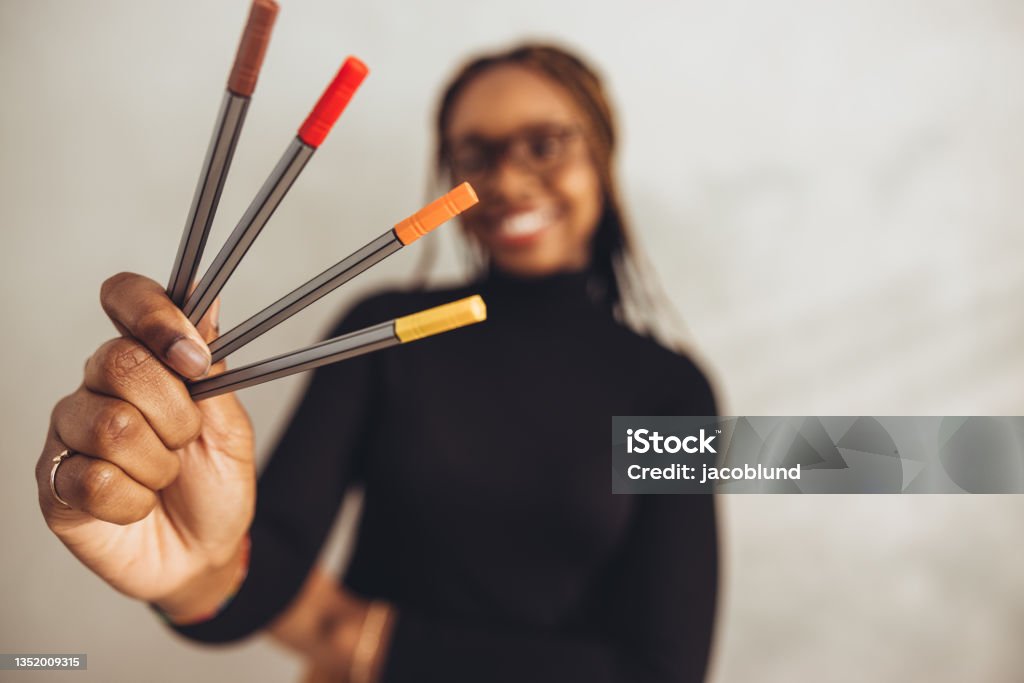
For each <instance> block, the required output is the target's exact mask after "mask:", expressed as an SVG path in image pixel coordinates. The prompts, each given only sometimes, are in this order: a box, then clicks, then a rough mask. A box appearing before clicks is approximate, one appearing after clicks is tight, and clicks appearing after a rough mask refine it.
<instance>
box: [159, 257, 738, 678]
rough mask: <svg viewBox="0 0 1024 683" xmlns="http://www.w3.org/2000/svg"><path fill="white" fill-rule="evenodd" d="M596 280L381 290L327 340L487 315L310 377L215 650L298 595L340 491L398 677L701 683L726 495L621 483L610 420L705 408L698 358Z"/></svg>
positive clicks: (356, 573)
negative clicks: (633, 314)
mask: <svg viewBox="0 0 1024 683" xmlns="http://www.w3.org/2000/svg"><path fill="white" fill-rule="evenodd" d="M586 285H587V276H586V275H585V274H562V275H556V276H553V277H549V278H542V279H538V280H514V279H511V278H507V277H505V276H500V275H492V276H490V277H488V278H487V279H485V280H483V281H481V282H479V283H477V284H476V285H473V286H468V287H465V288H459V289H453V290H444V291H430V292H405V293H389V294H383V295H379V296H376V297H373V298H370V299H368V300H366V301H364V302H363V303H361V304H359V305H357V306H356V307H355V308H354V309H353V310H352V311H351V312H350V314H349V315H348V316H346V318H345V319H344V320H343V321H342V323H341V324H340V325H338V326H337V327H336V328H335V329H334V330H333V333H332V334H341V333H344V332H348V331H351V330H353V329H358V328H360V327H365V326H368V325H372V324H375V323H378V322H382V321H385V320H388V319H390V318H393V317H396V316H400V315H405V314H408V313H413V312H415V311H419V310H422V309H424V308H428V307H430V306H435V305H438V304H442V303H446V302H448V301H453V300H456V299H459V298H462V297H464V296H469V295H470V294H474V293H479V294H481V295H482V296H483V298H484V300H485V302H486V304H487V308H488V319H487V321H486V322H484V323H482V324H479V325H475V326H473V327H469V328H466V329H460V330H456V331H454V332H450V333H447V334H443V335H439V336H437V337H432V338H428V339H424V340H421V341H417V342H415V343H412V344H405V345H401V346H398V347H393V348H390V349H386V350H384V351H381V352H378V353H375V354H370V355H367V356H363V357H360V358H356V359H352V360H349V361H346V362H342V363H338V364H335V365H332V366H328V367H325V368H322V369H320V370H318V371H317V372H316V373H315V375H314V377H313V379H312V382H311V384H310V386H309V389H308V390H307V392H306V394H305V396H304V398H303V399H302V402H301V403H300V405H299V407H298V409H297V411H296V413H295V415H294V417H293V419H292V421H291V423H290V425H289V426H288V428H287V430H286V431H285V433H284V435H283V436H282V438H281V440H280V443H279V444H278V446H277V448H276V450H275V451H274V453H273V456H272V457H271V459H270V461H269V463H268V465H267V466H266V468H265V470H264V471H263V473H262V475H261V476H260V480H259V485H258V492H257V503H256V505H257V510H256V517H255V521H254V523H253V527H252V530H251V537H252V555H251V565H250V569H249V574H248V577H247V578H246V581H245V583H244V584H243V586H242V588H241V590H240V591H239V593H238V594H237V595H236V596H235V598H234V600H232V602H231V603H230V604H229V605H228V606H227V607H226V608H225V609H224V611H223V612H221V614H219V615H218V616H217V617H215V618H214V619H212V620H210V621H208V622H205V623H202V624H198V625H194V626H189V627H179V628H178V630H179V632H181V633H183V634H184V635H186V636H189V637H192V638H195V639H198V640H204V641H211V642H221V641H227V640H233V639H236V638H240V637H243V636H245V635H248V634H250V633H252V632H253V631H255V630H258V629H260V628H262V627H264V626H266V624H267V623H268V622H269V621H270V620H271V619H272V618H273V617H274V616H276V615H277V614H279V613H280V612H281V611H282V610H284V609H285V608H286V607H287V605H288V603H289V602H290V601H291V600H292V599H293V598H294V597H295V596H296V594H297V592H298V590H299V588H300V587H301V585H302V583H303V581H304V579H305V577H306V576H307V574H308V572H309V570H310V568H311V567H312V565H313V563H314V561H315V559H316V557H317V555H318V553H319V551H320V549H321V546H322V544H323V542H324V539H325V537H326V535H327V533H328V531H329V530H330V527H331V525H332V522H333V520H334V518H335V516H336V513H337V511H338V508H339V505H340V503H341V501H342V498H343V496H344V494H345V492H346V490H347V489H348V488H349V487H350V486H352V485H354V484H361V485H362V486H363V487H364V491H365V497H364V508H363V514H362V519H361V521H360V525H359V531H358V538H357V541H356V545H355V549H354V554H353V557H352V561H351V564H350V566H349V567H348V569H347V571H346V573H345V575H344V576H343V580H344V583H345V585H346V586H347V587H348V588H349V589H351V590H353V591H355V592H356V593H358V594H360V595H363V596H366V597H370V598H379V599H383V600H388V601H390V602H392V603H394V604H395V605H396V607H397V609H398V614H399V616H398V620H397V626H396V629H395V631H394V633H393V637H392V640H391V646H390V650H389V654H388V657H387V662H386V665H385V670H384V674H383V678H384V680H385V681H387V682H388V683H398V682H406V681H429V682H433V681H445V682H451V683H459V682H463V681H465V682H472V683H484V682H492V683H500V682H504V681H509V682H512V681H515V682H516V683H520V682H522V681H533V682H536V683H547V682H551V683H554V682H557V683H566V682H568V681H587V682H590V683H599V682H602V681H609V682H610V681H616V682H626V681H629V682H643V681H651V682H654V681H658V682H661V681H700V680H703V677H704V673H705V669H706V666H707V659H708V653H709V648H710V641H711V632H712V625H713V620H714V611H715V596H716V590H717V585H716V584H717V575H718V565H717V554H718V550H717V536H716V528H715V514H714V501H713V499H712V497H710V496H704V495H648V496H624V495H612V493H611V475H610V464H611V441H610V438H609V437H610V430H611V417H612V416H613V415H714V414H715V404H714V399H713V396H712V392H711V390H710V388H709V385H708V382H707V380H706V379H705V377H704V375H703V374H702V373H701V372H700V370H699V369H698V368H697V367H696V366H695V365H694V364H693V363H692V362H691V361H690V360H688V359H687V358H685V357H682V356H679V355H676V354H675V353H672V352H670V351H668V350H666V349H664V348H663V347H661V346H659V345H657V344H656V343H655V342H653V341H651V340H649V339H647V338H645V337H642V336H639V335H637V334H636V333H634V332H632V331H630V330H629V329H627V328H626V327H624V326H622V325H620V324H619V323H617V322H616V321H615V320H614V319H613V317H612V315H611V313H610V312H609V311H608V310H607V307H603V306H599V305H595V304H594V303H592V301H591V297H590V296H589V295H588V290H587V286H586Z"/></svg>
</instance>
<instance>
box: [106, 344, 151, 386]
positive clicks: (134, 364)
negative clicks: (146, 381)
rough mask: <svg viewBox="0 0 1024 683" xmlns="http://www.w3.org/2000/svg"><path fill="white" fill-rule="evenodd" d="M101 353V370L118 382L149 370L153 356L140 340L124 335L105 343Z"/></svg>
mask: <svg viewBox="0 0 1024 683" xmlns="http://www.w3.org/2000/svg"><path fill="white" fill-rule="evenodd" d="M98 355H99V359H98V360H99V367H100V371H101V372H102V373H103V374H104V375H106V376H107V377H109V378H111V379H112V380H114V381H115V382H117V383H124V382H125V381H126V380H128V379H129V378H130V377H132V376H133V375H138V374H142V373H145V372H148V371H149V368H151V367H152V365H153V362H152V361H153V356H152V354H150V353H149V351H147V350H146V349H145V347H143V346H142V345H141V344H139V343H138V342H136V341H134V340H131V339H125V338H123V337H121V338H118V339H112V340H110V341H109V342H107V343H106V344H104V345H103V346H102V347H101V348H100V351H99V352H98Z"/></svg>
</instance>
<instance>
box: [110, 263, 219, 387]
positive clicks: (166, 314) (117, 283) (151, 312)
mask: <svg viewBox="0 0 1024 683" xmlns="http://www.w3.org/2000/svg"><path fill="white" fill-rule="evenodd" d="M100 303H101V304H102V306H103V310H104V311H106V313H107V315H108V316H109V317H110V320H111V321H112V322H113V323H114V326H115V327H117V328H118V330H119V331H120V332H121V333H122V334H127V335H129V336H131V337H133V338H135V339H136V340H138V341H139V342H140V343H142V345H143V346H145V347H146V348H148V349H149V350H150V352H152V353H153V355H155V356H156V357H157V358H160V359H161V360H162V361H163V362H164V363H166V364H167V365H169V366H170V367H171V368H173V369H174V370H175V371H177V372H178V373H179V374H181V375H182V376H184V377H187V378H189V379H195V378H198V377H202V376H204V375H205V374H206V373H207V372H209V370H210V349H209V348H208V347H207V346H206V342H205V341H203V337H202V335H200V334H199V331H198V330H196V328H195V326H193V325H192V323H191V322H189V320H188V318H186V317H185V314H184V313H182V312H181V309H179V308H178V307H177V306H175V305H174V302H173V301H171V299H170V297H168V296H167V292H166V291H164V288H163V286H161V285H160V284H158V283H157V282H155V281H154V280H150V279H149V278H148V277H143V276H142V275H137V274H135V273H118V274H117V275H115V276H113V277H111V278H109V279H107V281H106V282H104V283H103V286H102V287H101V288H100Z"/></svg>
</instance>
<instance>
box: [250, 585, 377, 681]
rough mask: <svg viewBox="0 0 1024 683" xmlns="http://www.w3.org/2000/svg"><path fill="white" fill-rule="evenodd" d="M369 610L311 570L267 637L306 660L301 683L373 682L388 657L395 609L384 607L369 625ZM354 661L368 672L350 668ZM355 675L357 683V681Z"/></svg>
mask: <svg viewBox="0 0 1024 683" xmlns="http://www.w3.org/2000/svg"><path fill="white" fill-rule="evenodd" d="M370 605H371V602H370V601H369V600H366V599H365V598H361V597H360V596H358V595H356V594H354V593H352V592H351V591H348V590H346V589H345V588H344V587H342V586H339V585H338V583H337V582H336V581H335V580H334V579H333V578H331V577H329V576H328V575H327V574H326V573H324V572H323V571H322V570H320V569H319V568H318V567H314V569H313V571H311V572H310V575H309V578H307V579H306V583H305V585H304V586H303V587H302V590H301V591H300V592H299V595H298V596H297V597H296V598H295V600H294V601H293V602H292V604H291V605H290V606H289V608H288V609H287V610H286V611H285V612H284V613H283V614H281V616H279V617H278V618H277V619H276V620H275V621H274V622H273V623H272V624H271V626H270V628H269V631H270V634H271V635H272V636H273V637H274V638H275V639H276V640H277V641H278V642H280V643H282V644H283V645H285V646H287V647H288V648H289V649H292V650H295V651H296V652H298V653H300V654H302V655H304V656H305V657H307V658H308V659H309V661H310V663H311V664H312V669H311V670H310V671H309V672H307V676H306V678H305V679H304V683H326V682H327V681H332V682H334V683H368V682H370V681H377V680H379V679H380V674H381V670H382V668H383V665H384V660H385V659H386V657H387V652H388V646H389V643H390V639H391V631H392V629H393V628H394V620H395V614H394V607H393V606H392V605H386V609H387V612H386V614H384V615H381V614H380V613H377V614H375V615H374V617H373V618H371V619H368V616H369V614H370ZM381 616H384V618H383V619H380V617H381ZM364 628H365V629H366V632H365V634H364ZM360 648H361V649H360ZM357 649H360V651H359V652H358V653H357ZM357 656H359V657H360V658H363V659H364V660H366V661H365V663H366V664H367V665H368V666H362V667H360V666H354V663H355V659H356V657H357ZM360 673H362V674H363V676H361V678H362V680H357V678H359V677H360ZM353 674H355V675H353Z"/></svg>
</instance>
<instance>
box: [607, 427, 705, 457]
mask: <svg viewBox="0 0 1024 683" xmlns="http://www.w3.org/2000/svg"><path fill="white" fill-rule="evenodd" d="M634 440H635V441H636V445H634V444H633V442H634ZM714 440H715V436H714V435H713V434H712V435H711V436H705V434H704V430H703V429H701V430H700V436H687V437H685V438H682V439H680V438H679V437H678V436H662V435H661V434H659V433H658V432H652V431H650V430H649V429H627V430H626V452H627V453H647V452H652V453H678V452H679V451H683V452H684V453H716V454H717V453H718V451H716V450H715V447H714V446H712V445H711V442H712V441H714ZM694 444H698V445H696V446H695V445H694Z"/></svg>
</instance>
